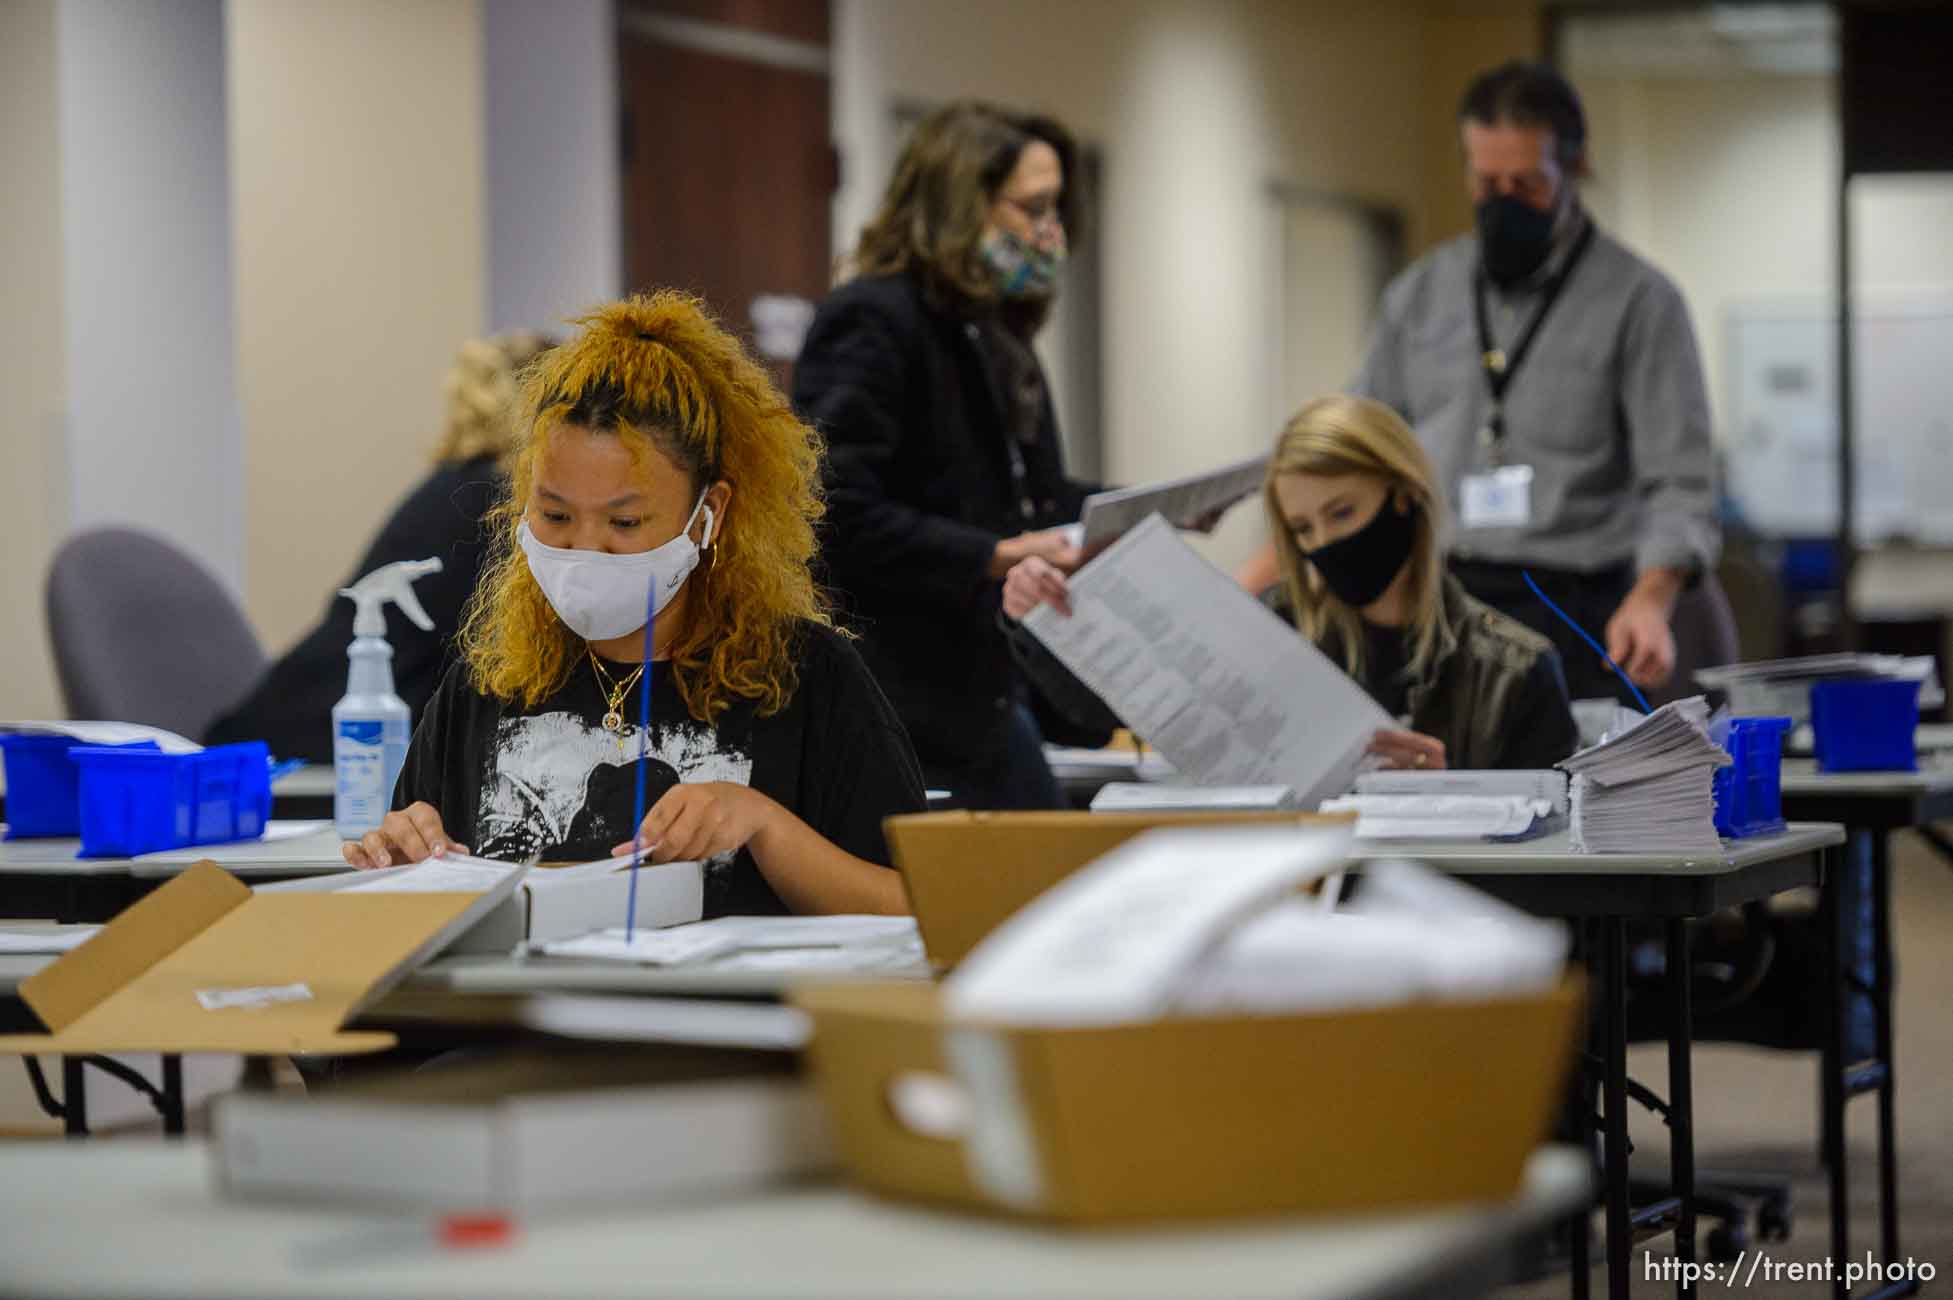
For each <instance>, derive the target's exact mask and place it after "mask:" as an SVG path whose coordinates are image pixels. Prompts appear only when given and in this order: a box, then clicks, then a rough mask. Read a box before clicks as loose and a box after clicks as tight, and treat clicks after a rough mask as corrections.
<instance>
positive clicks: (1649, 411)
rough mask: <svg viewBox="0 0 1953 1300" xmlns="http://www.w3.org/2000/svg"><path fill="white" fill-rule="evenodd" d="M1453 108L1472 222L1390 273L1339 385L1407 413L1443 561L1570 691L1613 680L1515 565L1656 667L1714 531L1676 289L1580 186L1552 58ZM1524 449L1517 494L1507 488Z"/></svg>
mask: <svg viewBox="0 0 1953 1300" xmlns="http://www.w3.org/2000/svg"><path fill="white" fill-rule="evenodd" d="M1459 119H1460V127H1461V132H1462V135H1463V142H1464V152H1465V161H1466V174H1467V181H1468V183H1469V185H1470V186H1471V190H1472V196H1473V200H1474V202H1475V204H1476V205H1477V225H1478V229H1477V231H1476V233H1474V234H1471V235H1465V236H1461V237H1459V238H1457V239H1454V240H1452V241H1450V242H1449V243H1446V244H1444V245H1441V246H1440V247H1438V248H1437V249H1435V250H1433V251H1432V252H1431V253H1429V254H1428V255H1426V256H1425V257H1424V258H1422V259H1421V260H1419V261H1418V262H1417V264H1416V265H1414V266H1412V267H1411V268H1410V269H1409V270H1407V271H1405V272H1404V273H1403V274H1402V275H1400V276H1399V277H1398V278H1397V279H1396V281H1395V282H1393V283H1392V284H1391V285H1390V287H1389V289H1388V290H1387V291H1386V292H1385V294H1384V300H1383V308H1382V315H1381V319H1380V321H1379V323H1378V325H1377V328H1376V333H1375V335H1374V337H1373V338H1372V340H1371V343H1370V347H1369V351H1368V354H1367V355H1366V357H1365V358H1364V362H1363V367H1362V371H1361V373H1360V375H1359V377H1358V379H1357V381H1356V385H1355V387H1356V391H1358V392H1360V393H1364V394H1366V395H1368V396H1371V397H1375V398H1377V399H1378V400H1380V401H1383V402H1386V403H1388V404H1389V405H1391V406H1393V407H1395V408H1396V409H1397V410H1398V411H1399V412H1401V413H1402V414H1403V415H1404V417H1405V419H1406V420H1408V421H1409V422H1410V423H1411V425H1412V426H1413V427H1414V428H1415V429H1416V430H1417V434H1418V438H1419V440H1420V441H1421V442H1422V443H1423V444H1424V447H1425V449H1426V450H1427V451H1429V453H1430V454H1431V458H1432V460H1433V462H1434V463H1435V465H1436V467H1437V471H1438V476H1439V479H1440V481H1441V482H1443V483H1444V484H1445V485H1446V490H1447V492H1448V494H1449V497H1450V500H1451V504H1452V509H1453V512H1454V521H1453V522H1454V531H1453V534H1452V539H1451V541H1452V545H1451V552H1452V557H1453V565H1454V568H1455V569H1456V571H1457V573H1458V576H1459V577H1460V578H1461V579H1462V580H1463V581H1464V583H1465V585H1466V587H1467V589H1468V590H1470V591H1471V592H1472V593H1473V594H1474V595H1477V596H1478V597H1479V598H1480V599H1483V600H1485V601H1487V602H1488V603H1490V604H1492V605H1494V606H1496V607H1498V608H1500V609H1503V610H1504V611H1505V612H1507V613H1509V614H1511V615H1513V616H1514V617H1516V618H1518V619H1520V620H1521V621H1522V622H1524V623H1527V624H1528V625H1530V626H1532V627H1534V628H1536V629H1538V630H1539V631H1540V632H1543V633H1545V634H1546V635H1547V636H1549V637H1550V638H1551V639H1552V640H1553V641H1554V643H1555V644H1556V645H1557V646H1559V647H1560V654H1561V658H1562V660H1563V662H1564V664H1565V667H1566V671H1567V679H1568V687H1569V690H1570V692H1571V694H1572V695H1573V696H1574V697H1575V698H1582V697H1589V696H1597V695H1612V694H1614V693H1615V686H1616V683H1615V681H1614V679H1613V678H1612V676H1611V675H1610V674H1609V673H1608V672H1607V670H1606V667H1605V665H1604V664H1603V663H1602V662H1601V660H1600V658H1599V656H1598V655H1596V654H1594V652H1593V651H1592V650H1591V649H1588V648H1586V647H1585V646H1583V645H1582V644H1581V643H1580V641H1579V640H1578V638H1577V637H1576V636H1575V635H1574V634H1573V633H1572V632H1571V631H1570V630H1569V629H1567V628H1566V627H1565V625H1564V624H1563V623H1562V622H1561V621H1560V620H1558V619H1557V618H1555V617H1554V616H1553V615H1552V614H1551V612H1550V611H1548V610H1547V609H1546V608H1545V606H1544V605H1543V604H1542V603H1541V602H1540V600H1539V599H1538V597H1537V596H1535V595H1534V594H1533V592H1532V591H1531V589H1530V588H1529V587H1528V586H1527V585H1526V584H1525V582H1524V579H1523V577H1522V576H1521V575H1522V573H1523V572H1525V571H1530V572H1531V573H1532V575H1533V577H1534V578H1535V579H1536V580H1537V582H1538V583H1539V585H1540V586H1541V587H1542V588H1543V589H1544V590H1545V591H1546V593H1547V594H1548V595H1549V596H1550V597H1551V598H1552V600H1553V601H1554V602H1555V603H1557V604H1559V605H1560V606H1561V607H1562V608H1563V609H1565V610H1566V612H1567V613H1568V614H1570V615H1572V616H1573V617H1574V618H1575V619H1577V620H1579V621H1580V622H1581V623H1582V624H1583V626H1585V627H1586V628H1587V629H1588V630H1589V632H1591V633H1592V634H1593V635H1594V636H1596V637H1598V638H1600V639H1601V640H1602V642H1603V644H1605V645H1606V646H1607V649H1608V653H1609V654H1610V655H1611V656H1612V657H1613V658H1614V659H1615V661H1616V662H1617V663H1619V664H1620V665H1621V666H1622V667H1623V668H1624V669H1625V670H1626V671H1627V673H1628V674H1629V675H1630V676H1631V677H1632V678H1633V679H1634V680H1635V681H1636V682H1638V683H1640V684H1642V685H1658V684H1660V683H1662V682H1665V681H1666V680H1667V678H1668V676H1669V674H1670V672H1671V671H1672V669H1673V667H1674V661H1675V642H1674V637H1673V635H1672V634H1671V633H1670V631H1669V627H1668V620H1669V615H1670V613H1671V611H1672V609H1673V607H1674V602H1675V597H1676V595H1677V594H1678V593H1679V592H1680V591H1681V590H1682V588H1683V587H1684V586H1685V585H1686V584H1687V583H1688V582H1690V581H1691V580H1692V578H1693V577H1694V576H1695V575H1696V574H1699V573H1701V572H1702V571H1704V570H1705V569H1707V568H1708V567H1709V566H1710V565H1712V564H1713V563H1714V562H1715V558H1716V552H1717V548H1718V544H1719V539H1718V532H1717V526H1716V522H1715V494H1714V460H1713V453H1712V450H1711V446H1710V439H1709V404H1708V396H1707V392H1706V389H1705V386H1704V384H1703V379H1702V363H1701V359H1700V357H1699V355H1698V353H1697V351H1696V344H1695V335H1694V333H1693V332H1692V330H1691V329H1690V327H1689V318H1688V309H1687V307H1686V305H1685V304H1684V303H1683V301H1682V296H1681V293H1680V292H1679V291H1678V290H1677V289H1676V288H1675V286H1674V284H1673V283H1672V282H1671V281H1670V280H1669V279H1668V278H1667V277H1666V276H1664V275H1663V274H1662V273H1661V272H1660V271H1658V270H1656V269H1655V268H1654V267H1652V266H1650V265H1649V264H1648V263H1646V262H1644V261H1642V260H1641V259H1640V258H1639V257H1636V256H1635V255H1634V254H1633V253H1631V252H1629V251H1628V250H1627V249H1626V248H1625V247H1623V246H1622V245H1621V244H1619V243H1618V242H1616V241H1615V240H1614V239H1613V238H1611V237H1610V236H1609V235H1608V234H1607V233H1606V232H1605V231H1603V230H1599V229H1597V228H1596V227H1595V225H1594V222H1593V219H1592V218H1591V217H1590V216H1588V215H1587V213H1586V212H1585V210H1584V209H1583V208H1582V207H1581V204H1580V201H1579V195H1578V192H1577V190H1576V188H1575V184H1574V182H1575V181H1576V179H1577V178H1578V177H1579V176H1581V175H1583V174H1584V173H1585V170H1586V161H1587V160H1586V123H1585V118H1584V116H1583V114H1582V112H1581V109H1580V103H1579V99H1578V98H1577V97H1576V96H1575V94H1574V91H1573V88H1572V87H1571V86H1570V85H1568V84H1567V83H1566V82H1565V81H1564V80H1563V79H1562V78H1560V77H1559V76H1558V74H1556V73H1553V72H1551V71H1550V70H1548V69H1545V68H1542V67H1539V66H1537V65H1526V64H1508V65H1506V66H1505V67H1502V68H1498V69H1495V70H1494V71H1492V72H1489V73H1487V74H1485V75H1484V76H1482V77H1480V78H1479V79H1478V81H1477V82H1475V83H1474V84H1473V86H1472V88H1471V89H1470V90H1469V91H1468V92H1467V93H1466V96H1465V100H1464V103H1463V106H1462V107H1461V110H1460V113H1459ZM1556 285H1557V293H1556V292H1555V289H1556ZM1481 295H1482V303H1483V307H1482V311H1481V309H1480V306H1479V303H1480V302H1481ZM1543 309H1548V310H1546V313H1545V315H1544V316H1543V317H1542V316H1541V313H1542V310H1543ZM1535 318H1539V319H1540V321H1541V323H1540V325H1539V326H1538V328H1537V333H1536V337H1534V338H1533V339H1532V340H1531V343H1530V346H1529V347H1528V346H1526V343H1525V338H1526V334H1527V332H1528V331H1529V329H1530V328H1531V326H1532V322H1533V321H1534V320H1535ZM1481 319H1482V320H1483V322H1484V324H1483V328H1484V329H1485V331H1486V332H1487V334H1488V335H1489V337H1488V338H1486V339H1485V340H1484V341H1483V343H1482V344H1481V340H1480V328H1481V326H1480V321H1481ZM1488 371H1490V372H1491V373H1489V374H1488ZM1501 371H1502V373H1501ZM1501 381H1502V386H1503V398H1502V400H1500V399H1498V398H1495V396H1494V389H1495V387H1497V386H1499V385H1500V383H1501ZM1501 467H1504V468H1506V470H1507V473H1506V474H1504V475H1497V474H1496V473H1495V471H1497V470H1498V469H1500V468H1501ZM1526 468H1530V470H1531V475H1530V503H1529V508H1528V507H1527V505H1526V504H1525V503H1523V501H1522V502H1521V503H1519V504H1516V505H1515V503H1514V498H1513V496H1512V493H1513V491H1514V490H1517V491H1518V492H1519V494H1520V496H1521V497H1523V496H1524V495H1525V479H1526V475H1525V473H1524V470H1525V469H1526ZM1515 473H1516V476H1515ZM1488 492H1489V493H1490V495H1488Z"/></svg>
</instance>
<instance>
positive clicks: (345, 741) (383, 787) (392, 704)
mask: <svg viewBox="0 0 1953 1300" xmlns="http://www.w3.org/2000/svg"><path fill="white" fill-rule="evenodd" d="M440 571H441V562H440V560H438V559H428V560H401V561H400V562H398V563H396V564H389V565H387V566H386V567H384V568H380V569H375V570H374V571H373V572H371V573H369V574H367V575H366V576H365V577H364V578H361V579H360V580H359V581H358V582H356V583H354V584H353V585H352V586H350V587H342V588H341V589H340V591H339V594H340V595H342V596H345V597H346V598H348V599H349V600H351V601H352V602H353V604H354V605H355V606H356V607H357V608H358V611H359V612H358V613H357V614H356V615H355V616H354V618H353V643H352V645H351V646H349V647H348V648H347V650H346V658H347V659H348V660H350V661H351V665H352V666H351V669H350V671H349V672H348V673H347V677H346V695H345V698H344V699H342V700H340V701H339V703H337V704H335V705H333V706H332V765H333V768H334V774H335V777H336V780H335V783H334V789H333V797H332V820H333V824H334V825H335V826H336V827H337V828H338V830H339V837H340V838H341V839H347V840H356V839H358V838H359V837H360V836H362V835H364V834H366V833H367V832H368V831H374V830H378V829H379V828H380V821H381V819H382V818H384V817H385V816H386V815H387V810H388V809H389V808H391V807H392V806H393V783H394V781H395V780H396V779H397V778H398V777H399V776H400V768H401V765H402V764H404V763H405V762H406V761H407V740H408V737H409V736H410V735H411V734H412V732H413V718H412V717H411V716H409V712H408V709H407V704H406V701H404V700H402V699H401V698H400V697H399V696H398V695H395V694H394V693H393V649H392V647H391V646H389V645H387V639H386V638H387V619H386V603H387V602H388V601H389V600H390V601H392V602H394V603H395V604H396V605H398V606H400V608H401V609H403V610H405V611H406V614H407V617H408V618H410V619H412V620H413V621H414V623H415V625H416V626H418V627H419V628H420V629H421V630H422V631H426V632H431V631H433V630H434V620H433V619H431V618H429V617H428V616H427V611H426V610H424V609H422V608H421V606H420V601H418V600H416V599H415V598H414V588H413V583H414V580H415V579H416V578H424V577H426V576H427V575H428V574H430V573H439V572H440Z"/></svg>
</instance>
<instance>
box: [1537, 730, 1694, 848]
mask: <svg viewBox="0 0 1953 1300" xmlns="http://www.w3.org/2000/svg"><path fill="white" fill-rule="evenodd" d="M1708 723H1709V706H1708V703H1707V702H1706V701H1705V700H1704V699H1703V698H1702V697H1701V696H1700V695H1696V696H1691V697H1690V698H1688V699H1686V700H1676V701H1675V702H1674V703H1672V704H1664V705H1663V706H1662V707H1661V708H1659V709H1656V710H1655V711H1654V712H1653V713H1651V714H1649V715H1648V716H1647V717H1645V718H1643V719H1642V720H1641V721H1640V722H1638V723H1637V724H1636V725H1635V726H1634V727H1633V728H1631V729H1630V730H1628V731H1625V732H1622V733H1621V734H1619V735H1614V736H1610V737H1608V738H1607V739H1606V740H1603V741H1602V742H1601V743H1600V744H1598V745H1594V746H1592V747H1591V748H1588V749H1583V750H1581V751H1580V752H1579V753H1577V754H1575V755H1573V757H1571V758H1569V759H1567V760H1566V761H1565V762H1564V763H1561V764H1560V766H1561V767H1562V768H1564V769H1566V771H1567V772H1568V773H1570V774H1571V775H1572V777H1573V787H1572V799H1571V802H1572V819H1573V848H1574V850H1575V852H1580V853H1649V852H1653V853H1666V852H1681V853H1713V852H1716V851H1718V850H1719V849H1720V848H1721V847H1722V840H1721V838H1720V837H1719V836H1718V835H1717V834H1716V796H1715V771H1716V769H1717V768H1718V767H1723V766H1726V765H1727V764H1728V763H1729V755H1728V754H1727V753H1726V752H1724V750H1723V748H1722V746H1720V745H1718V744H1716V742H1715V741H1713V740H1711V739H1710V738H1709V730H1708Z"/></svg>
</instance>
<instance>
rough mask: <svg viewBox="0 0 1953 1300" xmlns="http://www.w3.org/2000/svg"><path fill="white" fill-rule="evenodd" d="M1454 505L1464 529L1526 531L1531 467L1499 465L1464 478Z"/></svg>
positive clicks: (1529, 518) (1530, 507)
mask: <svg viewBox="0 0 1953 1300" xmlns="http://www.w3.org/2000/svg"><path fill="white" fill-rule="evenodd" d="M1458 506H1459V510H1458V515H1459V522H1460V523H1462V524H1463V525H1464V526H1465V527H1466V528H1530V527H1531V526H1532V522H1533V467H1532V466H1531V465H1501V466H1499V467H1498V468H1497V469H1488V470H1483V471H1480V472H1479V473H1477V474H1467V475H1465V481H1464V484H1463V486H1462V490H1461V491H1460V493H1459V502H1458Z"/></svg>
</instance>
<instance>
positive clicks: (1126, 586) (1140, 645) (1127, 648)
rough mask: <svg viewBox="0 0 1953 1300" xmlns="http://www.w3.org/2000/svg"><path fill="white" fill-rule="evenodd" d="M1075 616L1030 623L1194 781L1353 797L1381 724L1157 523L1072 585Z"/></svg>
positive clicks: (1369, 705) (1335, 673)
mask: <svg viewBox="0 0 1953 1300" xmlns="http://www.w3.org/2000/svg"><path fill="white" fill-rule="evenodd" d="M1070 586H1071V605H1072V613H1071V615H1070V617H1066V616H1065V615H1062V614H1060V613H1059V612H1058V611H1057V610H1055V609H1053V608H1052V607H1051V606H1049V605H1040V606H1039V607H1038V608H1036V609H1034V610H1032V611H1031V612H1030V614H1028V615H1027V616H1026V617H1025V619H1024V626H1025V627H1027V628H1029V629H1030V631H1031V633H1032V634H1033V635H1034V636H1036V637H1037V638H1038V639H1039V640H1040V641H1042V642H1043V643H1044V644H1045V645H1046V646H1048V647H1049V648H1050V650H1051V652H1052V653H1053V654H1055V655H1056V656H1057V657H1058V659H1059V660H1060V661H1061V662H1063V663H1064V665H1065V666H1066V667H1067V668H1069V669H1071V671H1072V672H1073V673H1075V674H1077V676H1078V677H1079V679H1080V680H1081V681H1083V682H1084V683H1085V684H1086V685H1087V686H1089V687H1091V688H1092V690H1094V691H1096V692H1097V693H1098V695H1099V696H1100V698H1102V699H1103V700H1104V701H1105V702H1106V703H1107V704H1108V705H1110V706H1111V708H1112V709H1113V711H1114V712H1116V713H1117V714H1118V715H1119V716H1120V717H1121V718H1123V719H1125V721H1126V723H1127V724H1128V725H1129V726H1131V727H1132V728H1133V730H1135V731H1137V732H1138V733H1140V734H1141V735H1143V736H1145V737H1146V739H1147V740H1148V741H1149V742H1150V743H1151V744H1152V745H1153V747H1154V748H1155V749H1157V750H1159V751H1160V752H1161V753H1163V754H1165V755H1166V757H1167V760H1168V761H1169V762H1171V763H1172V764H1173V766H1174V768H1175V769H1176V770H1177V772H1178V773H1179V776H1180V778H1181V779H1182V780H1188V781H1191V782H1193V783H1195V784H1198V785H1285V786H1290V787H1292V788H1293V789H1294V790H1295V791H1296V793H1297V795H1298V796H1299V797H1300V799H1301V802H1302V804H1303V806H1305V807H1313V806H1314V805H1315V804H1317V803H1320V802H1321V801H1322V800H1323V799H1326V798H1330V797H1332V796H1334V795H1339V794H1342V793H1344V792H1345V791H1347V790H1348V789H1349V787H1350V781H1351V780H1352V779H1353V778H1354V776H1355V775H1356V770H1357V767H1358V765H1359V764H1360V763H1361V762H1362V759H1363V755H1364V751H1365V750H1366V749H1367V748H1368V745H1369V741H1370V738H1371V736H1373V735H1374V734H1375V733H1376V731H1377V730H1378V729H1379V728H1381V727H1390V726H1394V725H1395V723H1394V722H1393V721H1392V720H1391V718H1390V715H1389V714H1387V713H1385V712H1384V711H1383V709H1382V708H1380V707H1379V706H1378V705H1377V703H1376V701H1375V700H1372V699H1371V698H1370V697H1369V695H1368V694H1366V693H1365V692H1364V690H1363V688H1362V687H1360V686H1358V685H1357V684H1356V683H1355V682H1354V681H1352V680H1351V679H1350V677H1349V676H1348V674H1346V673H1344V672H1343V670H1342V669H1340V668H1338V667H1337V666H1336V665H1335V664H1334V663H1332V662H1330V660H1329V659H1328V657H1327V656H1325V655H1324V654H1323V653H1322V652H1321V651H1320V650H1318V649H1316V647H1315V646H1314V645H1313V644H1311V643H1310V642H1309V641H1308V639H1307V638H1305V637H1303V636H1301V635H1300V634H1299V633H1298V632H1297V631H1296V630H1295V629H1294V628H1293V627H1291V626H1290V625H1288V624H1287V623H1284V622H1283V621H1282V620H1281V619H1279V618H1277V617H1276V616H1275V615H1274V614H1273V613H1271V612H1269V610H1268V609H1267V608H1266V607H1264V606H1263V605H1262V604H1261V603H1260V602H1259V601H1257V600H1256V599H1255V598H1254V597H1252V596H1250V595H1249V594H1248V593H1247V592H1245V591H1243V590H1242V589H1241V588H1240V587H1238V586H1236V585H1235V583H1234V582H1233V580H1232V579H1230V578H1229V577H1228V576H1227V575H1226V574H1224V573H1222V572H1221V571H1220V570H1218V569H1216V568H1214V567H1213V566H1212V565H1210V564H1208V563H1207V561H1205V560H1203V559H1202V558H1201V557H1200V556H1199V555H1198V554H1197V553H1196V552H1195V551H1194V550H1193V548H1192V547H1190V546H1188V545H1187V544H1186V543H1185V542H1183V541H1181V540H1180V538H1179V536H1178V535H1176V534H1175V533H1174V531H1173V529H1172V528H1171V527H1170V526H1169V525H1168V524H1167V522H1166V521H1165V520H1164V519H1162V518H1160V517H1159V516H1158V515H1154V516H1152V517H1150V518H1148V519H1147V520H1146V521H1145V522H1144V523H1142V524H1140V525H1139V526H1138V527H1137V528H1134V529H1133V530H1132V531H1131V532H1129V533H1127V534H1126V535H1125V536H1124V537H1122V538H1120V539H1119V541H1118V542H1116V543H1114V544H1113V545H1112V546H1111V547H1110V548H1109V549H1107V550H1106V551H1105V552H1104V553H1103V554H1101V555H1100V556H1099V557H1098V558H1096V559H1094V560H1093V561H1092V562H1091V563H1089V564H1087V565H1086V566H1085V567H1084V568H1082V569H1080V570H1079V571H1078V572H1077V573H1076V574H1074V575H1073V576H1072V578H1071V584H1070Z"/></svg>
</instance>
